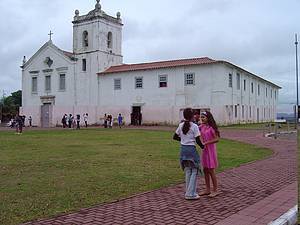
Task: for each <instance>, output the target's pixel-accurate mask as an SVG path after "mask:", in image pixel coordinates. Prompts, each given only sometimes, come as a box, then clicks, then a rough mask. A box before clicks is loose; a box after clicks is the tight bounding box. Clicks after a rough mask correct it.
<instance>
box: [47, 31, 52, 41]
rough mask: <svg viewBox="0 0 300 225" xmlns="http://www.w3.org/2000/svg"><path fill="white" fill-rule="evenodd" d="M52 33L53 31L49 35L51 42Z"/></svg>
mask: <svg viewBox="0 0 300 225" xmlns="http://www.w3.org/2000/svg"><path fill="white" fill-rule="evenodd" d="M52 34H53V33H52V32H51V30H50V33H49V34H48V35H49V36H50V41H51V36H52Z"/></svg>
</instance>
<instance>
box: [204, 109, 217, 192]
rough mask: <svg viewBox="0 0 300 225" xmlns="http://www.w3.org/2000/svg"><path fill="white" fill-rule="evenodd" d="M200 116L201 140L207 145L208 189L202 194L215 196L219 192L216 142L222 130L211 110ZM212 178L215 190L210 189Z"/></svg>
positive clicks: (205, 154)
mask: <svg viewBox="0 0 300 225" xmlns="http://www.w3.org/2000/svg"><path fill="white" fill-rule="evenodd" d="M200 118H201V122H202V124H201V125H200V126H199V129H200V131H201V141H202V143H203V144H204V146H205V147H204V150H203V151H202V166H203V169H204V176H205V185H206V191H205V192H202V193H200V196H201V195H208V196H209V197H215V196H217V195H218V194H219V193H218V183H217V177H216V174H215V169H216V168H217V167H218V159H217V148H216V143H217V142H218V141H219V137H220V132H219V130H218V127H217V124H216V122H215V120H214V117H213V116H212V114H211V113H210V112H208V111H205V112H201V116H200ZM210 178H211V180H212V183H213V191H211V190H210Z"/></svg>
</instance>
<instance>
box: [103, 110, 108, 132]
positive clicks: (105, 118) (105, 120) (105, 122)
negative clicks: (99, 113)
mask: <svg viewBox="0 0 300 225" xmlns="http://www.w3.org/2000/svg"><path fill="white" fill-rule="evenodd" d="M107 121H108V117H107V115H106V113H105V114H104V128H107Z"/></svg>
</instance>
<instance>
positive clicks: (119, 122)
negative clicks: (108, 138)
mask: <svg viewBox="0 0 300 225" xmlns="http://www.w3.org/2000/svg"><path fill="white" fill-rule="evenodd" d="M122 124H123V117H122V115H121V113H119V116H118V125H119V127H120V128H121V127H122Z"/></svg>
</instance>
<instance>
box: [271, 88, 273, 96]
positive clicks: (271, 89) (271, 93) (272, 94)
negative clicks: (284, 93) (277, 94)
mask: <svg viewBox="0 0 300 225" xmlns="http://www.w3.org/2000/svg"><path fill="white" fill-rule="evenodd" d="M271 98H273V90H272V89H271Z"/></svg>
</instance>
